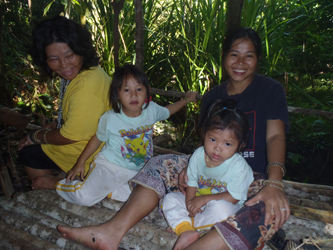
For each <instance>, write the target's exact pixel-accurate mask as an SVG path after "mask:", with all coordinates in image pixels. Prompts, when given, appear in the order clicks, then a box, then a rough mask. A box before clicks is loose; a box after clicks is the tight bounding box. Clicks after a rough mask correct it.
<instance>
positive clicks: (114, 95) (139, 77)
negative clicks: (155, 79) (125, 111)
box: [109, 64, 150, 113]
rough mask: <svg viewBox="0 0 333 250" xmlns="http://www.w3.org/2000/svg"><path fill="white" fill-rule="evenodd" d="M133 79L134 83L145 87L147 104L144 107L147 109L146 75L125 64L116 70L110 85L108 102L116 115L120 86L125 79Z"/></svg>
mask: <svg viewBox="0 0 333 250" xmlns="http://www.w3.org/2000/svg"><path fill="white" fill-rule="evenodd" d="M129 78H133V79H134V80H135V81H136V82H138V83H141V84H142V85H143V86H145V87H146V91H147V92H146V95H147V102H146V105H145V107H144V109H145V108H147V107H148V105H149V102H150V93H149V84H148V78H147V75H146V73H145V72H144V71H143V70H141V69H140V68H139V67H137V66H135V65H130V64H126V65H124V66H122V67H120V68H118V69H117V70H116V71H115V72H114V75H113V80H112V84H111V87H110V91H109V102H110V104H111V106H112V108H113V110H114V112H116V113H120V105H118V101H119V95H118V93H119V91H120V89H121V86H122V85H123V83H124V82H126V81H127V79H129Z"/></svg>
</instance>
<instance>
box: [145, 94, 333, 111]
mask: <svg viewBox="0 0 333 250" xmlns="http://www.w3.org/2000/svg"><path fill="white" fill-rule="evenodd" d="M150 93H151V94H155V95H163V96H170V97H176V98H183V97H184V96H185V93H184V92H179V91H175V90H162V89H155V88H151V89H150ZM202 97H203V96H202V95H197V97H196V98H197V100H202ZM288 112H290V113H299V114H304V115H315V116H324V117H328V118H333V112H329V111H322V110H316V109H304V108H298V107H291V106H288Z"/></svg>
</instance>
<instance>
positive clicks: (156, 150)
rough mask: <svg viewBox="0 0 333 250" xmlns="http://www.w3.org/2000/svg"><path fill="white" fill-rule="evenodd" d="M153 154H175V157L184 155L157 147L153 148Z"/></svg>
mask: <svg viewBox="0 0 333 250" xmlns="http://www.w3.org/2000/svg"><path fill="white" fill-rule="evenodd" d="M154 153H158V154H175V155H185V154H183V153H179V152H177V151H174V150H172V149H165V148H161V147H159V146H154Z"/></svg>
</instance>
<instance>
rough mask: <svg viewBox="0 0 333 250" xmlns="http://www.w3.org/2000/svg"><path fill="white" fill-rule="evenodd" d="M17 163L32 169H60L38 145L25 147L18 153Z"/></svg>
mask: <svg viewBox="0 0 333 250" xmlns="http://www.w3.org/2000/svg"><path fill="white" fill-rule="evenodd" d="M18 160H19V163H22V164H23V165H24V166H27V167H30V168H34V169H60V168H59V167H58V165H57V164H55V163H54V162H53V161H52V160H51V159H50V158H49V157H48V156H47V155H46V154H45V153H44V151H43V150H42V147H41V145H40V144H34V145H29V146H25V147H24V148H22V149H21V150H20V151H19V153H18Z"/></svg>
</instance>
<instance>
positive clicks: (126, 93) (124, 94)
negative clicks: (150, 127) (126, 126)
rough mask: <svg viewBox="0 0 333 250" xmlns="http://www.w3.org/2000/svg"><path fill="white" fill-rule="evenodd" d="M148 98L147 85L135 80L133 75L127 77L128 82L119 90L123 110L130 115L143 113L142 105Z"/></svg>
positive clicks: (135, 115)
mask: <svg viewBox="0 0 333 250" xmlns="http://www.w3.org/2000/svg"><path fill="white" fill-rule="evenodd" d="M146 98H147V89H146V87H145V86H144V85H143V84H141V83H138V82H137V81H135V80H134V79H133V78H132V77H129V78H127V80H126V82H124V83H123V85H122V86H121V88H120V90H118V99H119V101H120V103H121V105H122V111H123V113H124V114H125V115H127V116H128V117H137V116H139V115H141V112H142V106H143V105H144V103H145V101H146Z"/></svg>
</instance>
